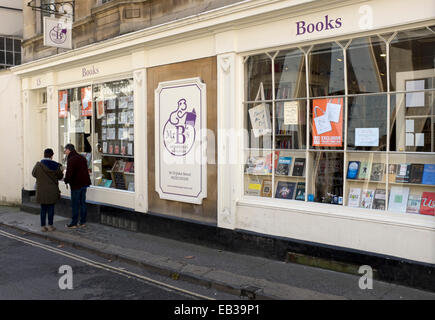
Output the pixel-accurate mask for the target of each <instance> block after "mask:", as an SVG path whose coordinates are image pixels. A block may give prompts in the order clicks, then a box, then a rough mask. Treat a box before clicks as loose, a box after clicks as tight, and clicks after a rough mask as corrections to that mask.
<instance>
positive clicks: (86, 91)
mask: <svg viewBox="0 0 435 320" xmlns="http://www.w3.org/2000/svg"><path fill="white" fill-rule="evenodd" d="M389 8H394V14H386V12H389V10H390V9H389ZM434 10H435V7H434V3H433V1H429V0H418V1H414V2H413V3H409V2H408V1H402V0H400V1H397V0H396V1H394V0H380V1H368V2H361V1H346V2H342V1H329V2H327V3H326V2H323V1H298V2H297V3H296V2H295V1H278V2H275V1H260V0H259V1H251V2H249V3H247V2H242V3H239V4H234V5H231V6H228V7H224V8H221V9H218V10H216V11H213V12H210V13H204V14H202V15H199V16H198V17H193V18H192V17H190V18H186V19H181V21H175V22H173V23H170V24H167V25H164V26H158V27H156V28H154V29H153V30H146V29H145V30H143V31H141V32H135V33H133V34H129V35H125V36H121V37H119V38H116V39H112V40H108V41H104V42H102V43H99V44H94V45H92V46H89V47H85V48H80V49H76V50H73V51H72V52H71V53H64V54H60V55H57V56H54V57H50V58H46V59H42V60H41V61H36V62H32V63H29V64H25V65H23V66H20V67H16V68H15V69H14V70H15V73H16V74H19V75H20V76H21V78H22V84H23V86H22V92H23V107H24V108H23V112H24V128H25V129H24V150H26V151H25V152H27V155H25V159H24V160H25V162H24V176H25V178H24V189H26V190H31V189H32V188H33V184H34V181H33V180H32V178H31V175H30V170H31V167H32V165H33V164H34V162H35V161H37V160H38V159H39V157H38V155H39V154H40V152H41V150H42V147H45V146H51V147H53V148H54V149H55V153H56V155H57V160H58V161H62V159H63V147H64V145H65V144H66V143H68V142H70V143H73V144H75V145H76V146H77V148H78V151H79V152H81V153H82V154H83V155H84V156H85V157H87V159H88V164H89V172H90V175H91V178H92V182H93V185H92V187H91V188H90V190H89V193H88V195H89V196H88V198H89V199H90V200H91V201H95V202H97V203H104V204H108V205H113V206H119V207H124V208H129V209H132V210H135V211H137V212H143V213H146V212H154V213H161V214H165V215H169V216H171V215H172V216H177V217H182V218H187V219H191V220H193V221H198V222H206V223H211V224H214V225H217V227H219V228H225V229H232V230H246V231H250V232H255V233H258V234H264V235H268V236H273V237H283V238H288V239H296V240H301V241H307V242H310V243H319V244H323V245H331V246H336V247H342V248H350V249H355V250H361V251H366V252H371V253H379V254H382V255H387V256H394V257H399V258H405V259H410V260H414V261H419V262H425V263H431V264H435V216H434V211H435V131H434V130H435V129H434V128H435V124H434V123H435V105H434V103H435V65H434V50H433V47H434V43H435V28H434V26H435V17H434V16H433V12H434ZM44 94H45V97H46V100H44ZM38 97H41V98H38ZM38 99H39V100H38ZM44 119H45V120H44ZM45 125H46V126H45ZM44 130H45V131H44ZM205 146H206V147H205ZM62 188H64V187H62ZM62 193H63V195H64V196H69V190H66V189H62Z"/></svg>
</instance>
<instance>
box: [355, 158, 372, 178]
mask: <svg viewBox="0 0 435 320" xmlns="http://www.w3.org/2000/svg"><path fill="white" fill-rule="evenodd" d="M369 173H370V162H369V161H361V163H360V167H359V172H358V180H367V179H368V178H369Z"/></svg>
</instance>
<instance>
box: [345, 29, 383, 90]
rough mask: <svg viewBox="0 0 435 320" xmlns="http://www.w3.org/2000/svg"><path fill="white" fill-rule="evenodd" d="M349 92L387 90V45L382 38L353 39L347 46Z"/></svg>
mask: <svg viewBox="0 0 435 320" xmlns="http://www.w3.org/2000/svg"><path fill="white" fill-rule="evenodd" d="M347 83H348V92H349V94H359V93H376V92H386V91H387V45H386V43H385V41H384V40H382V39H381V38H379V37H377V36H374V37H366V38H359V39H354V40H352V42H351V44H350V45H349V47H348V48H347Z"/></svg>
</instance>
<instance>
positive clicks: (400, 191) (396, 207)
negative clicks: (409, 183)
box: [388, 187, 409, 212]
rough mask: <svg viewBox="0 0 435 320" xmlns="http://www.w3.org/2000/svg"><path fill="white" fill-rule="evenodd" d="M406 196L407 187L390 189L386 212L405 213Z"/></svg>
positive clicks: (407, 193)
mask: <svg viewBox="0 0 435 320" xmlns="http://www.w3.org/2000/svg"><path fill="white" fill-rule="evenodd" d="M408 196H409V188H408V187H392V188H391V190H390V198H389V200H388V210H390V211H397V212H406V206H407V204H408Z"/></svg>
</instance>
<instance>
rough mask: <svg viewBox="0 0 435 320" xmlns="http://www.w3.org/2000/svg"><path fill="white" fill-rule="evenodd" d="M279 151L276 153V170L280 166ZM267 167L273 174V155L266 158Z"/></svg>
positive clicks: (270, 154)
mask: <svg viewBox="0 0 435 320" xmlns="http://www.w3.org/2000/svg"><path fill="white" fill-rule="evenodd" d="M278 159H279V151H275V168H276V167H277V166H278ZM265 167H266V168H267V169H268V170H269V173H272V153H269V154H268V155H267V156H266V161H265Z"/></svg>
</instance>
